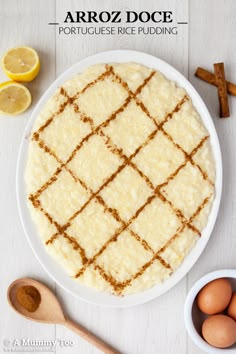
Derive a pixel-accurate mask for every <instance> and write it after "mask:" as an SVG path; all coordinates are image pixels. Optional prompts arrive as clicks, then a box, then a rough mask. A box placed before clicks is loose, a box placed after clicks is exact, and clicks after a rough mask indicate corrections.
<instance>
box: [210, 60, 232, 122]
mask: <svg viewBox="0 0 236 354" xmlns="http://www.w3.org/2000/svg"><path fill="white" fill-rule="evenodd" d="M214 70H215V78H216V84H217V87H218V97H219V103H220V117H221V118H227V117H229V116H230V113H229V102H228V96H227V87H226V81H225V70H224V63H216V64H214Z"/></svg>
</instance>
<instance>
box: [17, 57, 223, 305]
mask: <svg viewBox="0 0 236 354" xmlns="http://www.w3.org/2000/svg"><path fill="white" fill-rule="evenodd" d="M109 62H137V63H140V64H143V65H146V66H148V67H150V68H154V69H157V70H159V71H161V72H162V73H163V74H164V75H165V76H166V77H167V78H168V79H170V80H173V81H175V82H176V83H177V85H179V86H181V87H183V88H184V89H185V90H186V91H187V93H188V94H189V96H190V97H191V99H192V101H193V104H194V106H195V107H196V109H197V111H198V112H199V114H200V116H201V117H202V120H203V122H204V124H205V126H206V128H207V130H208V132H209V133H210V137H211V144H212V149H213V153H214V157H215V161H216V171H217V175H216V196H215V199H214V202H213V206H212V210H211V213H210V216H209V220H208V224H207V226H206V228H205V229H204V230H203V232H202V237H201V238H200V239H199V241H198V242H197V244H196V245H195V247H194V248H193V250H192V251H191V252H190V253H189V255H188V256H187V257H186V258H185V259H184V261H183V263H182V264H181V266H180V267H179V268H178V269H177V271H175V272H174V274H173V275H172V276H171V277H170V278H169V279H167V280H166V281H164V282H163V283H162V284H159V285H156V286H154V287H153V288H151V289H149V290H146V291H144V292H141V293H138V294H134V295H128V296H125V297H117V296H113V295H109V294H106V293H102V292H97V291H95V290H93V289H90V288H87V287H84V286H82V285H80V284H78V282H75V281H74V280H73V279H71V278H70V277H69V276H68V275H67V274H66V272H65V271H64V269H62V268H61V266H60V265H59V264H58V263H57V262H56V261H55V260H54V259H53V258H52V257H51V256H50V255H49V254H48V253H47V251H46V249H45V246H44V245H43V243H42V241H41V239H40V237H39V236H38V234H37V231H36V228H35V225H34V224H33V222H32V220H31V216H30V213H29V210H28V207H27V195H26V189H25V182H24V173H25V166H26V161H27V152H28V145H29V139H28V138H27V137H29V135H30V132H31V130H32V126H33V124H34V121H35V119H36V117H37V116H38V114H39V112H40V111H41V109H42V107H43V106H44V104H45V103H46V102H47V100H48V99H49V98H50V97H51V96H52V95H53V93H54V92H55V91H56V89H57V88H58V86H60V85H62V84H63V83H64V82H65V81H66V80H68V79H70V78H71V77H72V76H73V75H75V74H77V73H78V72H81V71H83V70H84V69H85V68H87V67H88V66H90V65H93V64H97V63H109ZM16 185H17V201H18V206H19V212H20V217H21V221H22V224H23V228H24V231H25V233H26V236H27V239H28V241H29V243H30V245H31V247H32V249H33V251H34V253H35V255H36V257H37V258H38V260H39V262H40V263H41V264H42V266H43V267H44V269H45V270H46V271H47V272H48V274H49V275H50V276H51V277H52V278H53V279H54V280H55V281H56V282H57V283H58V284H59V285H60V286H61V287H63V288H64V289H65V290H67V291H69V292H70V293H71V294H73V295H74V296H76V297H79V298H80V299H83V300H85V301H88V302H90V303H94V304H98V305H103V306H111V307H128V306H134V305H138V304H142V303H145V302H147V301H150V300H152V299H154V298H156V297H157V296H160V295H162V294H164V293H165V292H166V291H167V290H169V289H170V288H172V287H173V286H174V285H175V284H177V283H178V282H179V281H180V280H181V279H182V278H183V277H184V276H185V275H186V274H187V272H188V271H189V270H190V268H191V267H192V266H193V265H194V263H195V262H196V261H197V259H198V258H199V256H200V255H201V253H202V251H203V249H204V248H205V246H206V244H207V242H208V240H209V238H210V235H211V232H212V229H213V226H214V224H215V220H216V217H217V213H218V209H219V204H220V198H221V190H222V160H221V152H220V146H219V141H218V137H217V134H216V131H215V127H214V125H213V122H212V119H211V117H210V114H209V112H208V110H207V108H206V106H205V104H204V102H203V101H202V99H201V97H200V96H199V94H198V93H197V92H196V90H195V89H194V88H193V86H192V85H191V84H190V82H189V81H188V80H187V79H186V78H185V77H184V76H183V75H182V74H180V73H179V72H178V71H177V70H176V69H174V68H173V67H172V66H170V65H169V64H167V63H165V62H164V61H162V60H160V59H158V58H156V57H154V56H151V55H149V54H145V53H142V52H136V51H129V50H115V51H109V52H103V53H99V54H96V55H93V56H91V57H88V58H86V59H84V60H82V61H81V62H79V63H77V64H75V65H74V66H72V67H71V68H70V69H68V70H67V71H66V72H65V73H63V74H62V75H61V76H60V77H59V78H58V79H57V80H56V81H54V83H53V84H52V85H51V86H50V87H49V88H48V90H47V91H46V92H45V94H44V95H43V96H42V98H41V99H40V101H39V102H38V104H37V106H36V107H35V109H34V111H33V113H32V116H31V118H30V121H29V123H28V125H27V127H26V131H25V133H24V136H23V138H22V143H21V147H20V152H19V156H18V163H17V173H16Z"/></svg>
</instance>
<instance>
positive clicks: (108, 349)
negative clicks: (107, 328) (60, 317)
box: [64, 318, 120, 354]
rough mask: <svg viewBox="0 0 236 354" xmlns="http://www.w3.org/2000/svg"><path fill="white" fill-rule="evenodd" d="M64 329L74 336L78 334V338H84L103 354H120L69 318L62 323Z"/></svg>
mask: <svg viewBox="0 0 236 354" xmlns="http://www.w3.org/2000/svg"><path fill="white" fill-rule="evenodd" d="M64 325H65V326H66V327H68V328H69V329H71V330H72V331H74V332H75V333H76V334H78V335H79V336H80V337H82V338H84V339H85V340H87V341H88V342H90V343H91V344H93V345H94V346H95V347H97V348H98V349H100V350H101V351H102V352H103V353H105V354H120V353H119V352H118V351H117V350H115V349H114V348H112V347H111V346H110V345H108V344H107V343H105V342H103V340H101V339H100V338H98V337H96V336H95V335H94V334H92V333H91V332H89V331H88V330H87V329H86V328H84V327H82V326H81V325H79V324H78V323H75V322H73V321H72V320H70V319H69V318H66V321H65V323H64Z"/></svg>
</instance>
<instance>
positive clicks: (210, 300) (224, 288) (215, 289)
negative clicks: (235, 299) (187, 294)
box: [197, 278, 232, 315]
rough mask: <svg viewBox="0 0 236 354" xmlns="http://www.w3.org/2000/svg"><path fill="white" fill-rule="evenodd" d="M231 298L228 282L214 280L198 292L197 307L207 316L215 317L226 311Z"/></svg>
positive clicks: (221, 279) (225, 280)
mask: <svg viewBox="0 0 236 354" xmlns="http://www.w3.org/2000/svg"><path fill="white" fill-rule="evenodd" d="M231 296H232V288H231V284H230V282H229V281H228V280H227V279H224V278H220V279H216V280H213V281H211V282H210V283H208V284H207V285H205V286H204V287H203V288H202V290H200V292H199V293H198V296H197V305H198V307H199V309H200V310H201V311H202V312H204V313H206V314H207V315H215V314H216V313H219V312H222V311H224V310H225V309H226V307H227V306H228V305H229V302H230V299H231Z"/></svg>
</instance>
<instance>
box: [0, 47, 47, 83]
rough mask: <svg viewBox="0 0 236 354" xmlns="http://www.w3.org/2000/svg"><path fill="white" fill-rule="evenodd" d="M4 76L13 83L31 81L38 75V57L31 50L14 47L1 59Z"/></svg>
mask: <svg viewBox="0 0 236 354" xmlns="http://www.w3.org/2000/svg"><path fill="white" fill-rule="evenodd" d="M2 68H3V71H4V72H5V74H6V75H7V76H8V77H10V78H11V79H12V80H15V81H22V82H28V81H32V80H33V79H34V78H35V77H36V76H37V75H38V73H39V69H40V62H39V56H38V54H37V53H36V51H35V50H34V49H33V48H30V47H16V48H12V49H9V50H8V51H7V52H6V53H5V55H4V56H3V58H2Z"/></svg>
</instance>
